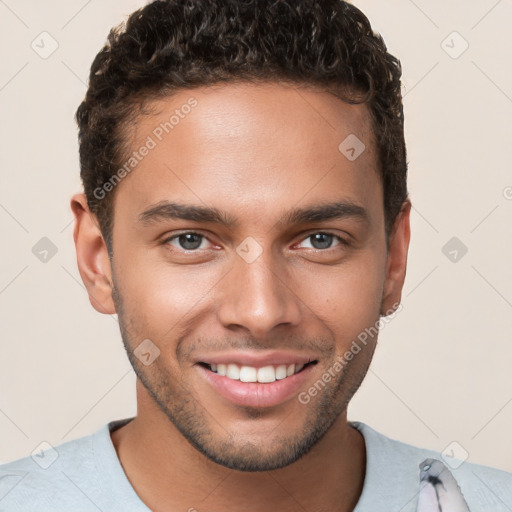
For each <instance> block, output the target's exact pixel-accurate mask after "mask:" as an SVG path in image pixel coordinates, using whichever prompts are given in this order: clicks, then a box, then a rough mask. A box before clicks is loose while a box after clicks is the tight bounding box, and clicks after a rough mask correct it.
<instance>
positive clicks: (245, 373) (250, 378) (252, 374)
mask: <svg viewBox="0 0 512 512" xmlns="http://www.w3.org/2000/svg"><path fill="white" fill-rule="evenodd" d="M240 380H241V381H242V382H257V380H258V371H257V370H256V368H253V367H252V366H242V368H240Z"/></svg>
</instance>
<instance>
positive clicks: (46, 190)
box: [0, 0, 512, 471]
mask: <svg viewBox="0 0 512 512" xmlns="http://www.w3.org/2000/svg"><path fill="white" fill-rule="evenodd" d="M144 3H145V2H142V1H136V0H110V1H108V2H105V1H100V0H89V1H84V0H71V1H66V2H64V1H60V2H58V1H55V0H52V1H45V2H36V1H35V0H32V1H28V0H5V1H0V37H1V41H0V43H1V49H2V50H1V51H2V66H1V68H0V108H1V119H2V123H1V133H0V141H1V145H2V151H1V161H0V166H1V173H0V177H1V187H0V223H1V235H2V250H1V253H0V254H1V256H0V257H1V261H0V314H1V317H0V320H1V324H0V326H1V327H0V328H1V332H0V336H1V351H0V354H1V355H0V433H1V436H0V462H6V461H8V460H11V459H14V458H17V457H21V456H22V455H26V454H29V453H30V452H31V451H32V450H34V448H36V447H37V446H38V445H39V443H41V441H43V440H45V441H48V442H50V443H51V444H53V445H56V444H59V443H61V442H63V441H67V440H70V439H73V438H76V437H79V436H83V435H86V434H89V433H91V432H93V431H94V430H96V429H97V428H99V427H100V426H101V425H102V424H104V423H106V422H108V421H110V420H113V419H118V418H124V417H128V416H131V415H134V414H135V412H136V404H135V394H134V384H135V377H134V373H133V371H132V370H131V367H130V364H129V362H128V359H127V357H126V355H125V353H124V349H123V347H122V343H121V338H120V334H119V328H118V324H117V321H116V318H115V317H114V316H113V317H110V316H102V315H100V314H99V313H97V312H96V311H95V310H93V308H92V307H91V306H90V304H89V301H88V297H87V295H86V293H85V289H84V287H83V285H82V282H81V280H80V276H79V274H78V269H77V265H76V260H75V253H74V246H73V242H72V219H73V217H72V214H71V211H70V209H69V198H70V196H71V194H72V193H74V192H77V191H79V190H80V189H81V184H80V180H79V168H78V154H77V140H76V126H75V122H74V120H73V115H74V112H75V110H76V108H77V106H78V104H79V103H80V101H81V99H82V98H83V96H84V94H85V91H86V83H87V76H88V70H89V67H90V64H91V62H92V60H93V58H94V56H95V55H96V53H97V52H98V50H99V49H100V47H101V45H102V44H103V42H104V40H105V38H106V35H107V33H108V29H109V28H110V27H111V26H112V25H114V24H117V23H119V22H120V21H121V20H122V19H124V17H125V16H126V15H128V14H129V13H130V12H131V11H132V10H134V9H135V8H138V7H140V6H142V5H144ZM354 3H355V4H356V5H357V6H358V7H360V8H361V9H362V10H363V11H364V12H365V13H366V14H367V16H368V17H369V18H370V21H371V22H372V25H373V26H374V27H375V29H376V30H378V31H379V32H380V33H381V34H382V35H383V37H384V39H385V41H386V43H387V45H388V48H389V49H390V51H391V52H392V53H393V54H395V55H396V56H397V57H398V58H399V59H400V60H401V62H402V65H403V69H404V76H403V82H404V95H405V97H404V104H405V111H406V140H407V144H408V161H409V176H410V178H409V188H410V193H411V199H412V202H413V205H414V210H413V213H412V240H411V248H410V255H409V267H408V273H407V278H406V284H405V288H404V294H403V310H402V311H401V312H400V313H399V314H398V315H397V316H396V318H395V319H394V320H393V321H392V322H391V323H390V324H388V325H387V326H386V327H385V328H384V329H383V331H382V333H381V336H380V342H379V346H378V348H377V351H376V354H375V359H374V361H373V363H372V366H371V369H370V371H369V373H368V376H367V378H366V380H365V381H364V383H363V385H362V387H361V389H360V390H359V392H358V393H357V394H356V396H355V398H354V400H353V402H352V404H351V406H350V407H349V418H350V419H354V420H360V421H364V422H366V423H369V424H370V425H371V426H372V427H373V428H375V429H376V430H379V431H380V432H382V433H384V434H386V435H388V436H391V437H394V438H397V439H400V440H402V441H404V442H408V443H411V444H416V445H418V446H424V447H428V448H434V449H437V450H440V451H442V450H444V449H445V448H447V447H448V446H450V444H451V443H452V442H453V441H456V442H457V443H458V444H457V445H451V447H453V446H455V450H454V453H455V455H457V456H460V455H463V454H464V452H463V451H462V450H466V451H467V452H468V454H469V460H470V461H474V462H478V463H482V464H487V465H491V466H495V467H499V468H503V469H506V470H508V471H512V435H511V432H512V378H511V367H512V344H511V336H510V333H511V332H512V265H511V261H512V237H511V236H510V234H511V215H512V200H511V198H512V174H511V163H512V122H511V120H512V66H511V65H510V64H511V62H512V32H511V31H510V30H509V27H510V23H511V21H512V3H511V2H510V1H506V0H504V1H496V0H480V1H476V0H473V1H466V0H465V1H462V0H459V1H452V2H445V1H441V0H436V1H432V0H429V1H426V0H421V1H420V0H416V1H415V2H413V1H412V0H391V1H389V0H388V1H386V2H382V1H381V0H356V1H355V2H354ZM43 31H47V32H48V33H49V34H51V37H52V38H54V39H55V40H56V41H57V42H58V45H59V46H58V49H57V50H56V51H55V52H54V53H53V54H52V55H51V56H49V57H48V58H47V59H43V58H41V57H40V56H39V55H38V53H36V52H35V51H34V50H33V49H32V48H31V43H32V41H33V40H36V43H37V42H38V41H40V40H41V38H40V37H39V38H38V36H39V34H40V33H41V32H43ZM454 31H457V32H458V33H459V34H460V37H459V36H457V35H455V36H454V35H450V34H452V32H454ZM41 37H46V38H47V39H46V40H45V41H46V43H45V48H46V49H49V48H51V46H50V44H51V41H50V39H49V38H48V37H49V36H41ZM447 38H448V39H447ZM462 38H463V39H462ZM444 40H446V42H445V43H444V44H443V43H442V42H443V41H444ZM464 40H465V41H467V43H468V44H469V47H468V49H467V50H466V51H465V52H464V53H462V54H461V55H460V56H458V58H452V56H453V55H455V54H457V53H459V52H460V50H461V49H462V48H463V46H462V45H463V44H464ZM39 44H40V45H41V43H39ZM445 50H447V51H448V52H450V53H451V54H452V56H450V55H449V54H448V53H447V51H445ZM42 237H48V238H49V239H50V240H51V241H52V243H53V244H54V245H55V246H56V248H57V253H56V254H55V255H54V256H53V257H51V258H49V259H48V261H47V262H46V263H43V262H41V261H40V260H39V259H38V258H37V257H36V256H35V255H34V254H33V252H32V248H33V246H34V245H35V244H36V243H37V242H38V241H39V240H40V239H41V238H42ZM452 237H457V238H458V240H459V241H460V242H457V243H459V244H460V243H463V244H464V245H465V246H466V247H467V249H468V252H467V254H465V255H464V256H463V257H460V254H461V253H460V251H459V253H458V255H459V260H458V261H456V262H453V261H451V260H450V259H449V258H448V257H447V256H445V254H444V253H443V251H442V248H443V246H444V245H445V244H446V243H447V242H448V241H449V240H450V239H451V238H452ZM450 250H453V248H451V247H449V248H448V250H446V251H445V252H447V253H448V252H449V251H450ZM453 254H454V253H452V255H450V254H448V255H449V256H450V257H453ZM451 447H450V448H451Z"/></svg>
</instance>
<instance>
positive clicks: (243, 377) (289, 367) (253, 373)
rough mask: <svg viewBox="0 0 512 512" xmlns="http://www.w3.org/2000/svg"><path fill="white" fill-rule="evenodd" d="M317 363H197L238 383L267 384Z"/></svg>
mask: <svg viewBox="0 0 512 512" xmlns="http://www.w3.org/2000/svg"><path fill="white" fill-rule="evenodd" d="M316 363H317V361H316V360H314V361H309V362H307V363H305V364H300V363H289V364H279V365H266V366H260V367H259V368H257V367H255V366H246V365H239V364H236V363H219V364H215V363H211V364H209V363H204V362H200V363H198V364H199V365H200V366H202V367H204V368H206V369H207V370H210V371H211V372H213V373H216V374H217V375H220V376H222V377H227V378H228V379H231V380H238V381H240V382H259V383H262V384H268V383H271V382H275V381H277V380H284V379H287V378H289V377H291V376H292V375H296V374H298V373H300V372H302V371H303V370H304V369H305V368H306V367H307V366H310V365H314V364H316Z"/></svg>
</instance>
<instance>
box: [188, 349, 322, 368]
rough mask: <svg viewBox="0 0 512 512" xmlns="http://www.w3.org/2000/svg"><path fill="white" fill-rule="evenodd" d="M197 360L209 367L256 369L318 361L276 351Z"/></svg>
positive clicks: (218, 354)
mask: <svg viewBox="0 0 512 512" xmlns="http://www.w3.org/2000/svg"><path fill="white" fill-rule="evenodd" d="M196 359H197V363H206V364H209V365H212V364H230V363H232V364H238V365H239V366H252V367H254V368H261V367H262V366H270V365H272V366H279V365H282V364H286V365H290V364H307V363H310V362H312V361H316V360H317V358H316V357H315V356H314V354H308V353H304V352H301V353H298V352H289V351H275V350H266V351H262V350H259V351H257V352H254V351H244V350H237V351H231V352H216V353H215V354H205V355H204V356H203V355H199V356H198V357H197V358H196Z"/></svg>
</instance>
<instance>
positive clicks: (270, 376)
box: [258, 366, 276, 382]
mask: <svg viewBox="0 0 512 512" xmlns="http://www.w3.org/2000/svg"><path fill="white" fill-rule="evenodd" d="M275 380H276V370H275V368H274V367H273V366H262V367H261V368H259V369H258V382H274V381H275Z"/></svg>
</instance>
